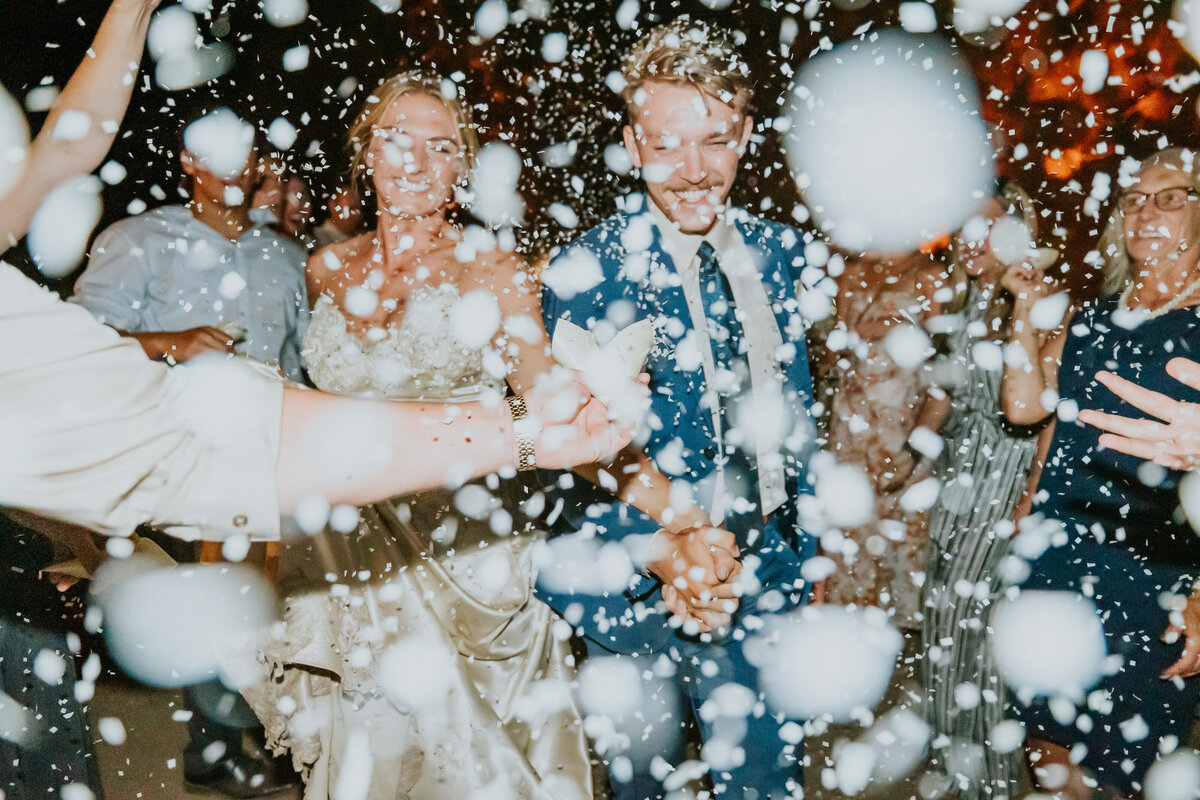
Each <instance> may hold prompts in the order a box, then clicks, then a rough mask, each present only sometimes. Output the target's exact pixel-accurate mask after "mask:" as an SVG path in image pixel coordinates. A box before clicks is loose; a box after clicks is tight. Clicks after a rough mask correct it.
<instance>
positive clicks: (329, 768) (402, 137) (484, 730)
mask: <svg viewBox="0 0 1200 800" xmlns="http://www.w3.org/2000/svg"><path fill="white" fill-rule="evenodd" d="M442 87H443V84H442V81H441V80H440V79H439V78H438V76H437V75H435V74H432V73H429V72H426V71H421V70H414V71H410V72H404V73H401V74H399V75H396V76H394V77H392V78H390V79H388V80H387V81H385V82H384V83H383V84H382V85H381V86H380V87H378V88H377V89H376V91H375V92H374V93H373V95H372V97H371V98H370V99H369V100H368V102H367V105H366V106H365V108H364V109H363V111H362V112H361V114H360V115H359V117H358V118H357V120H356V122H355V123H354V125H353V126H352V128H351V130H350V141H351V143H352V145H353V147H354V149H355V155H354V161H353V171H354V177H355V178H356V179H358V180H361V181H363V183H364V185H365V186H366V188H367V190H368V191H369V192H371V193H372V194H374V195H375V198H376V201H377V203H378V216H377V220H376V226H375V229H374V230H373V231H370V232H368V233H366V234H363V235H361V236H358V237H356V238H353V239H350V240H347V241H345V242H342V243H340V244H335V245H331V246H329V247H327V248H324V249H323V250H321V251H319V252H318V253H316V254H315V255H314V256H313V257H312V258H311V260H310V261H309V264H308V267H307V278H308V293H309V298H310V302H312V303H313V310H312V320H311V323H310V325H309V328H308V332H307V334H306V336H305V340H304V356H305V361H306V363H307V367H308V371H309V375H310V376H311V377H312V379H313V381H314V382H315V383H316V384H317V386H318V387H319V388H321V389H323V390H326V391H331V392H338V393H342V394H353V395H365V396H376V397H383V398H387V399H391V400H423V401H468V400H488V399H489V398H490V400H491V401H492V402H496V403H502V402H503V399H502V398H503V395H504V379H505V376H506V373H507V379H508V382H509V383H510V384H511V385H512V387H513V390H514V391H515V392H520V391H521V390H522V387H525V386H531V385H532V382H533V380H534V379H535V378H536V376H537V374H538V373H540V372H542V371H545V370H547V369H549V367H550V364H549V361H548V357H547V356H546V354H545V348H546V342H545V334H544V332H543V331H542V329H541V327H540V325H534V328H535V329H536V330H535V334H536V335H534V336H532V337H530V336H529V334H528V333H527V332H526V331H527V330H528V328H529V323H530V322H532V321H535V320H538V319H539V312H538V307H537V297H536V294H535V293H534V292H533V287H532V286H531V284H530V282H529V281H528V279H527V277H526V275H525V273H524V271H523V270H522V269H521V265H520V262H519V261H518V259H517V258H516V257H515V256H514V255H512V254H511V253H506V252H503V251H501V250H499V249H498V248H496V249H494V250H493V251H492V252H487V253H475V252H472V253H471V254H470V257H469V258H463V249H464V248H465V247H466V245H465V244H464V241H463V235H462V231H461V229H460V228H459V227H458V226H457V225H456V224H454V222H453V221H452V220H451V219H450V217H449V216H448V212H449V211H450V208H451V204H452V202H453V198H454V191H455V187H456V185H458V184H459V183H460V181H461V180H462V179H463V178H464V177H465V175H466V174H467V171H468V170H469V168H470V166H471V163H472V158H473V156H474V153H475V150H476V149H477V143H476V137H475V131H474V127H473V124H472V121H471V118H470V116H469V112H468V110H467V108H466V107H465V106H464V105H463V104H462V103H461V102H460V101H459V100H458V99H457V98H456V97H454V96H450V97H447V96H446V93H445V92H444V91H443V88H442ZM476 292H477V293H479V294H472V293H476ZM464 297H466V298H468V299H467V300H466V301H464ZM481 298H482V300H481V302H480V303H479V304H478V305H476V304H475V303H473V302H472V301H476V300H480V299H481ZM490 298H494V300H491V307H492V308H493V309H494V308H495V305H496V304H497V303H498V304H499V312H500V319H503V320H504V321H505V323H506V324H505V326H502V328H501V330H500V331H498V332H497V334H496V336H495V337H493V336H492V335H491V334H490V333H489V331H487V330H486V328H485V329H484V330H483V332H482V334H480V332H479V330H478V328H479V326H486V325H487V322H486V320H485V319H482V318H481V317H480V313H479V312H478V311H477V310H476V309H477V308H478V306H479V305H482V306H483V307H484V309H485V310H486V309H487V307H488V305H489V303H488V300H489V299H490ZM484 316H486V313H485V314H484ZM522 324H524V328H525V330H523V331H521V335H523V336H525V337H526V338H532V340H533V341H526V340H525V339H522V338H520V337H519V336H510V335H509V334H508V329H514V332H515V329H517V328H519V327H520V326H521V325H522ZM480 335H482V337H483V339H484V341H483V342H479V341H467V340H470V339H472V338H474V339H478V337H479V336H480ZM500 353H503V354H505V355H506V356H508V358H507V363H506V362H505V361H497V355H498V354H500ZM510 354H515V356H513V355H510ZM485 355H487V356H488V358H485ZM449 480H450V479H449V478H448V481H449ZM516 487H517V484H516V482H515V481H497V480H495V478H494V477H493V478H492V479H491V480H489V481H481V482H476V483H468V484H466V485H465V486H463V487H462V488H461V489H459V490H458V491H457V492H455V491H451V490H438V491H431V492H425V493H422V494H420V495H412V496H407V497H401V498H396V499H394V500H392V501H390V502H387V503H381V504H377V505H375V506H370V507H367V508H364V509H361V510H360V512H359V513H360V520H359V523H358V527H359V532H358V535H357V536H350V537H346V538H342V537H338V536H334V535H329V536H319V537H316V538H315V539H313V540H310V541H307V542H306V543H305V544H303V545H293V546H292V547H291V548H290V549H289V551H288V552H287V553H286V554H285V556H284V558H283V564H282V566H281V574H280V581H279V583H280V589H281V592H282V593H283V595H284V597H285V599H284V612H283V621H282V622H281V623H280V624H278V625H277V626H276V628H275V629H273V630H272V632H271V634H270V636H269V638H268V640H267V642H266V644H265V646H264V648H263V652H262V655H263V659H264V660H265V662H266V664H267V667H268V669H269V671H270V675H269V678H268V680H267V682H265V683H263V684H259V685H257V686H254V687H252V688H251V689H249V690H247V695H248V699H250V700H251V703H252V705H253V706H254V707H255V709H256V711H257V712H258V713H259V715H260V716H261V717H262V718H263V721H264V724H265V725H266V728H267V732H268V737H269V740H270V742H271V744H272V745H273V746H274V747H276V748H278V749H288V750H290V751H291V753H292V758H293V761H294V763H295V765H296V767H297V769H299V770H300V771H301V772H302V773H303V775H304V776H305V783H306V790H305V798H307V800H315V799H317V798H321V799H323V798H328V797H330V796H331V795H332V796H337V795H343V796H351V795H352V796H365V797H369V798H371V800H375V799H376V798H388V800H392V799H393V798H414V800H416V799H420V798H429V799H432V798H446V797H457V798H469V797H476V796H477V797H479V798H483V797H505V798H507V797H512V798H530V799H531V800H536V799H541V798H547V799H548V798H556V799H563V800H574V799H575V798H590V797H591V796H592V786H591V771H590V766H589V762H588V751H587V744H586V740H585V738H584V734H583V725H582V722H581V719H580V715H579V712H578V711H577V709H576V707H575V705H574V701H573V700H572V698H571V695H570V689H569V684H568V681H569V680H570V677H571V671H570V669H569V668H568V657H569V653H568V648H567V645H566V643H565V642H564V641H561V640H560V639H558V638H555V637H554V636H552V635H551V625H552V623H553V621H554V619H553V617H552V613H551V611H550V609H549V607H547V606H546V605H544V604H543V603H542V602H540V601H539V600H537V599H535V598H533V597H532V590H531V572H532V567H531V564H530V556H531V548H532V546H533V544H534V542H535V539H534V537H533V536H532V535H531V534H530V533H529V531H528V524H527V521H526V520H524V519H523V517H522V514H521V512H520V505H519V504H518V503H517V502H516V495H517V491H516ZM502 500H507V501H508V502H502ZM332 524H333V525H334V526H337V524H338V520H337V518H336V514H335V515H334V518H333V519H332ZM351 786H357V787H358V788H359V790H360V791H361V789H362V788H363V787H364V786H369V787H370V788H369V791H368V792H367V793H366V794H357V793H352V792H351V791H350V787H351ZM476 793H477V794H476Z"/></svg>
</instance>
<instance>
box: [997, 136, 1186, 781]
mask: <svg viewBox="0 0 1200 800" xmlns="http://www.w3.org/2000/svg"><path fill="white" fill-rule="evenodd" d="M1196 160H1197V153H1196V152H1194V151H1191V150H1184V149H1179V148H1172V149H1168V150H1162V151H1159V152H1158V153H1155V154H1154V155H1153V156H1151V157H1150V158H1148V159H1146V160H1145V161H1144V162H1142V164H1141V166H1140V168H1139V170H1138V172H1137V173H1136V174H1135V175H1134V176H1133V181H1132V185H1129V186H1128V187H1127V188H1125V189H1124V190H1123V191H1122V192H1121V193H1120V194H1119V195H1118V196H1117V198H1116V205H1115V208H1114V209H1113V212H1112V214H1111V216H1110V218H1109V221H1108V225H1107V227H1106V229H1105V231H1104V233H1103V235H1102V236H1101V240H1100V246H1099V247H1098V250H1099V253H1100V257H1101V259H1102V261H1103V262H1104V265H1105V268H1106V274H1107V275H1110V276H1114V278H1113V280H1112V282H1111V284H1110V285H1113V286H1122V287H1123V289H1122V291H1120V292H1119V293H1117V294H1113V295H1110V296H1108V297H1105V298H1104V299H1102V300H1100V301H1098V302H1097V303H1095V304H1094V305H1091V306H1089V307H1087V308H1084V309H1083V310H1081V311H1079V312H1077V313H1076V314H1074V315H1073V316H1072V317H1071V319H1070V323H1069V324H1068V325H1067V326H1065V328H1063V329H1060V330H1059V331H1056V332H1055V333H1054V334H1052V335H1047V333H1046V331H1044V330H1042V329H1044V328H1045V327H1046V326H1045V324H1044V322H1043V323H1042V324H1035V321H1034V319H1033V316H1034V314H1033V308H1034V304H1035V303H1036V302H1037V300H1038V299H1039V298H1040V297H1042V296H1044V295H1045V294H1046V293H1047V291H1048V290H1047V284H1046V282H1045V280H1044V279H1043V276H1042V275H1041V274H1040V273H1039V272H1038V271H1037V270H1035V269H1032V268H1029V267H1023V268H1021V269H1018V270H1014V271H1013V272H1012V273H1011V274H1010V275H1006V276H1005V280H1004V285H1005V286H1006V287H1008V288H1009V289H1010V291H1012V293H1013V296H1014V298H1015V301H1014V307H1013V320H1014V324H1013V325H1012V326H1011V331H1010V341H1011V342H1013V343H1014V344H1013V345H1012V346H1013V347H1019V349H1020V350H1023V351H1024V353H1025V355H1026V358H1025V359H1024V360H1023V363H1017V362H1015V361H1013V360H1011V359H1010V360H1009V361H1008V362H1007V363H1008V365H1007V366H1006V367H1005V370H1004V384H1003V402H1004V410H1005V414H1006V415H1007V416H1008V417H1009V419H1010V420H1013V421H1014V422H1017V423H1020V424H1032V423H1036V422H1039V421H1041V420H1044V419H1047V418H1051V415H1052V413H1053V409H1054V408H1055V404H1053V403H1050V402H1047V398H1048V396H1049V397H1057V398H1060V400H1059V403H1060V405H1059V407H1060V408H1061V407H1063V406H1062V405H1061V404H1076V405H1077V406H1090V407H1091V408H1092V409H1095V410H1099V411H1102V412H1104V411H1107V412H1119V413H1128V408H1129V407H1127V406H1124V405H1123V404H1122V403H1121V402H1120V400H1119V399H1118V398H1116V397H1115V396H1114V395H1113V394H1112V393H1110V392H1109V391H1108V390H1107V389H1105V388H1104V387H1103V385H1102V384H1101V383H1100V382H1099V381H1098V379H1097V373H1101V372H1104V371H1108V372H1111V373H1113V374H1115V375H1116V376H1118V377H1119V378H1122V379H1124V380H1125V381H1127V382H1129V383H1133V384H1139V385H1141V386H1143V387H1145V388H1146V389H1149V390H1151V391H1163V392H1166V393H1170V394H1172V395H1173V396H1175V397H1177V398H1179V399H1181V400H1186V401H1188V402H1192V403H1194V402H1196V401H1197V400H1200V393H1197V392H1196V391H1195V390H1193V389H1191V388H1189V387H1184V386H1181V385H1180V384H1178V383H1175V382H1174V381H1172V380H1171V379H1170V378H1169V377H1168V376H1167V372H1166V369H1165V368H1166V365H1167V363H1168V362H1169V361H1170V360H1171V359H1172V358H1173V357H1174V356H1176V355H1178V354H1180V353H1195V352H1197V351H1198V350H1200V317H1197V314H1196V307H1197V306H1198V305H1200V203H1198V202H1197V200H1198V199H1200V178H1198V177H1197V167H1198V166H1200V165H1198V164H1197V163H1196ZM1050 425H1051V427H1050V428H1049V429H1048V432H1047V437H1048V438H1049V442H1050V443H1049V448H1048V451H1047V455H1046V459H1045V464H1044V466H1043V471H1042V474H1041V478H1040V480H1039V482H1038V485H1037V493H1036V495H1035V502H1034V510H1035V511H1039V512H1041V513H1042V514H1044V515H1045V516H1046V517H1047V518H1048V519H1051V520H1057V521H1058V522H1060V523H1061V524H1062V526H1063V532H1062V533H1063V535H1062V536H1061V541H1058V540H1057V539H1056V540H1054V541H1052V542H1050V543H1049V544H1050V546H1048V547H1046V548H1045V550H1044V552H1042V553H1041V555H1040V556H1038V557H1036V558H1034V559H1033V560H1032V561H1031V562H1030V564H1029V567H1030V574H1029V577H1028V578H1027V579H1026V580H1025V582H1024V584H1023V589H1024V590H1035V589H1038V590H1055V591H1062V592H1075V593H1079V594H1081V595H1083V596H1085V597H1087V598H1090V602H1092V603H1094V604H1095V606H1096V607H1097V609H1098V611H1099V612H1100V619H1101V620H1102V622H1103V626H1104V638H1105V644H1106V645H1107V649H1108V652H1109V654H1111V655H1117V656H1120V657H1121V658H1120V661H1121V664H1120V667H1119V668H1118V669H1117V670H1116V672H1115V673H1114V674H1111V675H1107V676H1105V677H1103V678H1101V679H1100V681H1099V684H1098V686H1097V687H1095V689H1092V687H1079V688H1080V689H1081V690H1083V691H1088V690H1091V691H1090V693H1089V694H1088V697H1090V698H1092V700H1091V702H1087V703H1085V702H1084V699H1083V697H1080V698H1078V699H1079V701H1080V702H1079V705H1078V707H1077V708H1075V709H1071V708H1070V707H1068V708H1066V709H1063V708H1061V707H1056V708H1055V710H1054V713H1051V711H1050V708H1049V704H1048V703H1046V702H1044V701H1040V700H1037V701H1034V702H1031V703H1029V704H1028V705H1021V706H1020V707H1019V708H1018V709H1017V714H1018V716H1019V717H1020V719H1021V720H1022V721H1023V722H1024V723H1025V727H1026V732H1027V733H1026V737H1027V747H1028V749H1029V752H1030V757H1031V759H1032V760H1033V761H1034V765H1033V766H1034V774H1035V776H1036V777H1037V779H1038V781H1039V783H1040V784H1041V786H1042V788H1044V789H1046V790H1048V791H1055V792H1057V793H1060V794H1061V795H1063V796H1066V797H1070V798H1086V797H1090V796H1091V795H1092V787H1094V786H1095V785H1096V784H1097V783H1099V784H1100V785H1101V786H1102V787H1104V788H1105V789H1108V790H1115V791H1117V792H1119V793H1120V794H1121V795H1123V796H1125V797H1132V796H1135V795H1137V794H1139V793H1140V792H1141V791H1142V789H1143V785H1142V782H1143V779H1144V777H1145V775H1146V771H1147V769H1149V767H1150V766H1151V765H1152V764H1153V763H1154V761H1155V759H1156V758H1157V756H1158V754H1159V753H1160V752H1167V750H1164V749H1163V748H1173V747H1174V746H1175V743H1179V742H1184V741H1186V740H1187V737H1188V734H1189V731H1190V730H1191V727H1192V723H1193V721H1194V718H1195V711H1196V705H1197V700H1198V699H1200V680H1198V679H1196V678H1195V677H1189V678H1187V679H1186V680H1185V679H1183V677H1182V676H1183V675H1191V674H1193V673H1194V672H1195V666H1196V664H1195V660H1196V657H1195V647H1194V646H1195V642H1194V636H1195V633H1196V632H1195V630H1193V631H1191V632H1190V635H1189V637H1188V640H1189V643H1190V644H1191V645H1192V646H1191V647H1190V648H1189V652H1188V653H1186V655H1187V656H1188V657H1189V658H1187V659H1182V658H1181V657H1182V656H1183V655H1185V653H1184V642H1183V641H1175V640H1174V639H1173V638H1171V637H1166V638H1165V639H1164V633H1165V632H1167V630H1168V628H1169V627H1172V623H1171V619H1170V614H1169V608H1170V607H1171V606H1172V605H1173V604H1174V603H1175V602H1180V603H1181V604H1182V602H1183V601H1184V600H1185V599H1186V598H1187V596H1188V595H1189V594H1191V592H1192V584H1193V581H1194V580H1195V578H1196V577H1197V574H1198V573H1197V568H1198V567H1197V565H1200V539H1198V538H1197V537H1196V535H1195V533H1194V532H1193V531H1192V529H1191V527H1190V526H1189V525H1188V524H1187V522H1186V521H1185V520H1184V519H1183V518H1182V515H1180V514H1178V513H1177V511H1176V509H1177V506H1178V502H1179V501H1178V494H1177V493H1178V486H1179V481H1180V478H1181V477H1182V475H1183V473H1181V472H1180V471H1178V470H1175V469H1170V470H1160V471H1159V472H1158V474H1150V473H1148V472H1147V471H1146V470H1145V469H1144V466H1145V462H1143V461H1142V459H1141V458H1138V457H1134V456H1130V455H1127V454H1125V453H1122V452H1119V451H1117V450H1108V449H1105V448H1104V447H1102V446H1101V443H1100V441H1099V438H1100V432H1099V431H1098V430H1097V429H1096V428H1094V427H1089V426H1087V425H1083V424H1080V423H1079V422H1077V421H1076V420H1073V419H1070V418H1069V417H1067V416H1066V415H1065V414H1061V418H1060V419H1058V420H1054V419H1053V418H1051V422H1050ZM1023 535H1024V534H1023ZM1189 660H1190V661H1191V663H1188V661H1189ZM1096 698H1102V699H1103V702H1097V701H1096ZM1068 711H1069V712H1072V713H1066V712H1068ZM1135 731H1136V732H1135ZM1079 745H1084V747H1078V746H1079ZM1081 754H1082V758H1080V755H1081ZM1084 770H1087V771H1090V772H1091V780H1090V781H1089V780H1088V776H1087V775H1086V773H1085V772H1084Z"/></svg>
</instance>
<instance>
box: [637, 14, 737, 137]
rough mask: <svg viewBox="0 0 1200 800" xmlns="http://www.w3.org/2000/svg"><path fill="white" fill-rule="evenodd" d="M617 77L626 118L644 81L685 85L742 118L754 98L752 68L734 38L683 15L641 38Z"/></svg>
mask: <svg viewBox="0 0 1200 800" xmlns="http://www.w3.org/2000/svg"><path fill="white" fill-rule="evenodd" d="M621 76H622V77H623V78H624V79H625V86H624V88H623V89H622V90H621V97H622V99H624V101H625V107H626V109H627V110H628V112H629V118H630V120H634V119H635V118H636V113H637V108H638V105H639V104H640V103H639V101H640V97H639V92H640V90H641V89H642V87H643V86H644V85H645V84H646V83H647V82H648V81H666V82H669V83H683V84H689V85H691V86H694V87H695V88H696V89H698V90H699V91H701V92H703V93H704V94H705V95H707V96H709V97H712V98H714V99H716V100H719V101H720V102H722V103H726V104H728V105H730V106H732V107H733V108H734V109H735V110H736V111H737V112H738V114H739V115H740V116H743V117H744V116H745V114H746V108H747V107H748V106H749V105H750V97H751V95H752V94H753V84H752V82H751V80H750V69H749V67H747V66H746V62H745V61H743V60H742V58H741V56H740V55H738V52H737V47H736V44H735V42H734V39H733V36H732V35H730V34H729V33H728V32H727V31H724V30H722V29H720V28H718V27H716V26H715V25H712V24H710V23H707V22H704V21H703V20H694V19H692V18H691V17H689V16H688V15H686V14H684V15H683V16H680V17H676V18H675V19H674V20H672V21H671V22H668V23H666V24H665V25H660V26H658V27H657V28H655V29H654V30H652V31H650V32H649V33H647V34H646V35H645V36H643V37H642V38H641V39H640V40H639V41H638V43H637V44H635V45H634V46H633V49H632V50H630V51H629V53H628V54H627V55H626V56H625V60H624V61H623V62H622V64H621Z"/></svg>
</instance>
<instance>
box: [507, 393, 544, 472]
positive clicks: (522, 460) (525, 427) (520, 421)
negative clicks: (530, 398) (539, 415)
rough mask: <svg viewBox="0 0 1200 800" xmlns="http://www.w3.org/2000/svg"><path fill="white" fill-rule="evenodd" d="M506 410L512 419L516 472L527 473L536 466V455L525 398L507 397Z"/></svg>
mask: <svg viewBox="0 0 1200 800" xmlns="http://www.w3.org/2000/svg"><path fill="white" fill-rule="evenodd" d="M505 400H507V401H508V410H509V413H511V414H512V418H513V439H514V440H515V441H516V444H517V470H518V471H520V472H527V471H529V470H531V469H533V468H534V467H536V466H537V455H536V453H535V452H534V449H533V434H534V433H535V431H533V430H532V428H533V425H532V423H533V420H531V419H529V416H528V415H529V409H528V408H526V406H525V398H524V397H522V396H521V395H519V394H514V395H509V396H508V397H506V398H505Z"/></svg>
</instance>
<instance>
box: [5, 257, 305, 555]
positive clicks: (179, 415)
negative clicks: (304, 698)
mask: <svg viewBox="0 0 1200 800" xmlns="http://www.w3.org/2000/svg"><path fill="white" fill-rule="evenodd" d="M0 341H3V342H4V343H5V345H4V347H3V348H0V505H4V506H12V507H15V508H21V509H24V510H27V511H31V512H33V513H37V514H41V515H43V516H47V517H52V518H55V519H61V520H65V521H67V522H73V523H76V524H79V525H84V526H86V527H88V528H91V529H93V530H95V531H98V532H99V533H102V534H105V535H110V536H127V535H129V534H130V533H131V532H132V531H133V530H134V528H136V527H137V526H138V525H140V524H149V525H153V526H155V527H157V528H161V529H162V530H164V531H165V532H166V533H168V534H170V535H173V536H177V537H180V538H185V539H222V538H226V537H228V536H231V535H235V534H247V535H250V536H251V537H253V538H259V539H274V538H278V535H279V508H278V500H277V493H276V484H275V476H276V461H277V457H278V452H279V425H280V415H281V410H282V397H283V387H282V385H281V384H280V383H278V382H276V381H271V380H267V379H264V378H263V377H262V376H261V375H259V374H257V373H255V372H253V371H251V370H248V369H246V368H244V367H243V366H241V365H240V364H239V363H237V362H231V361H225V360H222V361H221V362H220V363H214V364H201V365H197V366H194V367H193V366H189V367H183V368H180V367H176V368H168V367H166V366H165V365H163V364H159V363H155V362H152V361H150V360H148V359H147V358H146V356H145V354H144V353H143V351H142V349H141V347H140V346H139V345H138V344H137V343H136V342H135V341H134V340H132V339H127V338H122V337H121V336H119V335H118V334H117V333H116V332H115V331H114V330H113V329H111V328H109V327H107V326H105V325H101V324H100V323H98V322H96V321H95V320H94V319H93V318H92V316H91V314H89V313H88V312H87V311H86V310H84V309H82V308H79V307H77V306H73V305H69V304H67V303H64V302H62V301H61V300H59V299H58V297H57V296H55V295H52V294H51V293H49V292H47V291H45V290H44V289H42V288H41V287H39V286H37V285H36V284H35V283H33V282H32V281H30V280H29V279H27V278H25V277H24V276H23V275H21V274H20V273H19V272H18V271H17V270H15V269H14V268H12V267H10V266H8V265H4V264H0Z"/></svg>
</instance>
